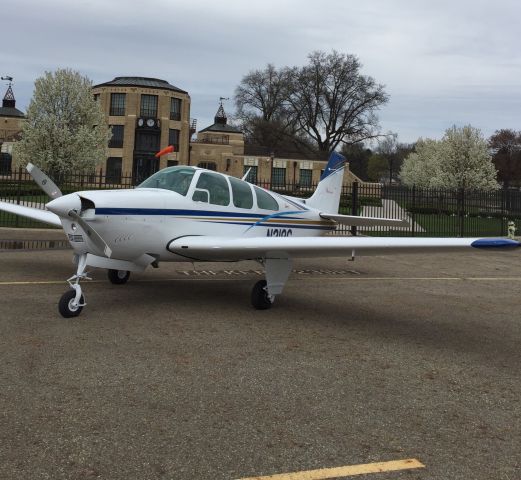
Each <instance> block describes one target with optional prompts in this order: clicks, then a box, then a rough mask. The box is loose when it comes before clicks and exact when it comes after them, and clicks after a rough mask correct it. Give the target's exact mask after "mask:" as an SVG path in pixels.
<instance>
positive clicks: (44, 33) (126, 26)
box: [0, 0, 521, 141]
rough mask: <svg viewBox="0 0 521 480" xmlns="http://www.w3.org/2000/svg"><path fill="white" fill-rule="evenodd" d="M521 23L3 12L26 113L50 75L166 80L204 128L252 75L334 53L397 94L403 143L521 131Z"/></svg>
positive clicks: (463, 11) (313, 5) (488, 13)
mask: <svg viewBox="0 0 521 480" xmlns="http://www.w3.org/2000/svg"><path fill="white" fill-rule="evenodd" d="M520 13H521V6H520V5H519V4H518V2H517V1H514V0H498V1H496V2H494V3H491V2H489V1H484V0H478V1H476V0H473V1H470V0H460V1H458V2H454V1H453V0H452V1H448V0H439V1H437V2H430V1H426V0H419V1H413V0H396V1H393V2H389V1H386V0H373V1H371V2H365V3H364V4H361V3H360V2H355V1H354V0H349V1H343V0H323V1H322V2H310V1H308V0H303V1H297V0H288V1H280V0H279V1H275V0H263V1H262V2H261V1H253V2H245V1H243V0H227V1H224V2H210V1H204V0H192V1H190V2H182V1H178V0H149V1H148V2H146V3H145V2H141V3H137V2H128V1H122V0H112V1H109V2H106V1H101V0H92V1H82V2H81V1H77V2H68V1H65V0H47V1H46V2H39V1H37V0H17V1H16V2H10V3H7V4H6V5H3V6H2V17H3V23H2V34H3V35H2V37H3V46H2V49H1V51H0V60H1V65H2V67H1V68H2V69H3V70H2V72H1V73H2V75H5V74H8V75H12V76H14V77H15V85H14V89H15V94H16V96H17V100H18V105H19V106H20V107H21V108H22V109H25V108H26V107H27V105H28V103H29V100H30V98H31V94H32V89H33V82H34V79H35V78H36V77H38V76H40V75H41V74H42V73H43V72H44V71H45V70H54V69H56V68H59V67H69V68H73V69H75V70H79V71H80V72H82V73H83V74H85V75H87V76H89V77H90V78H91V79H92V80H93V81H94V83H101V82H104V81H108V80H110V79H112V78H113V77H115V76H119V75H143V76H153V77H159V78H163V79H166V80H168V81H169V82H171V83H173V84H174V85H177V86H178V87H180V88H183V89H185V90H187V91H189V92H190V95H191V97H192V116H193V117H195V118H198V120H199V127H204V126H206V125H208V124H210V123H212V121H213V115H214V113H215V111H216V109H217V102H218V98H219V96H229V97H232V96H233V91H234V89H235V87H236V85H237V84H238V82H239V81H240V79H241V77H242V76H243V75H244V74H246V73H247V72H248V71H249V70H251V69H254V68H260V67H263V66H264V65H266V64H267V63H268V62H272V63H275V64H276V65H279V66H282V65H299V64H303V63H304V62H305V61H306V55H307V54H308V53H309V52H311V51H313V50H316V49H321V50H326V51H329V50H331V49H333V48H334V49H336V50H339V51H342V52H347V53H354V54H356V55H358V56H359V57H360V59H361V61H362V63H363V65H364V69H363V70H364V73H366V74H368V75H371V76H373V77H374V78H375V79H376V80H377V81H378V82H380V83H383V84H385V85H386V89H387V91H388V93H389V94H390V96H391V102H390V103H389V104H388V105H387V106H385V107H384V108H383V109H382V111H381V112H380V118H381V123H382V128H383V130H384V131H387V130H393V131H396V132H397V133H398V134H399V136H400V140H402V141H414V140H416V139H417V138H418V137H420V136H423V137H426V136H428V137H440V136H441V135H442V134H443V131H444V130H445V129H446V128H447V127H449V126H451V125H452V124H455V123H456V124H462V123H471V124H473V125H475V126H476V127H479V128H481V129H482V130H483V132H484V133H485V134H486V135H490V134H491V133H492V132H493V131H494V130H495V129H498V128H515V129H521V125H520V124H519V123H520V121H519V119H518V114H517V112H518V111H519V103H520V102H521V86H519V83H518V80H517V79H518V78H520V74H521V59H520V55H519V51H518V47H517V31H516V30H517V23H518V22H517V18H518V16H519V14H520ZM228 110H229V111H230V112H231V111H232V110H233V106H232V102H231V101H230V102H228Z"/></svg>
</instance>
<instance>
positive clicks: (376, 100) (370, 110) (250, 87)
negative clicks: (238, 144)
mask: <svg viewBox="0 0 521 480" xmlns="http://www.w3.org/2000/svg"><path fill="white" fill-rule="evenodd" d="M360 68H361V65H360V62H359V60H358V58H357V57H355V56H354V55H347V54H340V53H338V52H335V51H333V52H332V53H330V54H326V53H324V52H314V53H312V54H310V55H309V63H308V64H307V65H305V66H303V67H284V68H281V69H276V68H275V67H274V66H273V65H271V64H269V65H267V67H266V68H265V69H263V70H254V71H252V72H250V73H249V74H247V75H246V76H245V77H243V79H242V80H241V83H240V84H239V86H238V87H237V89H236V91H235V103H236V107H237V113H236V118H238V119H239V121H240V122H241V127H242V129H243V131H244V132H245V133H246V135H247V137H248V139H249V140H250V141H251V142H252V143H255V144H258V145H265V146H268V147H271V148H273V149H277V147H280V146H281V145H284V146H286V147H287V145H288V144H291V145H293V146H294V147H295V148H297V149H299V150H301V151H308V152H309V151H310V149H314V150H315V151H317V152H319V153H322V154H323V156H324V158H326V157H327V155H329V153H331V152H332V151H333V150H335V149H337V148H338V147H339V146H340V145H343V144H347V145H351V144H355V143H358V142H362V141H364V140H367V139H371V138H375V137H377V136H378V128H379V126H378V118H377V116H376V112H377V110H378V109H379V108H380V107H381V106H382V105H384V104H385V103H386V102H387V101H388V96H387V94H386V93H385V92H384V88H383V86H382V85H379V84H377V83H376V82H375V80H374V79H373V78H371V77H368V76H364V75H362V74H361V73H360Z"/></svg>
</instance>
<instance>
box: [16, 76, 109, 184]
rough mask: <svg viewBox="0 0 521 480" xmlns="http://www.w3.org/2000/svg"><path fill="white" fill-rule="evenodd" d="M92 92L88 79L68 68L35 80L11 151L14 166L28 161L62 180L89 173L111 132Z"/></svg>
mask: <svg viewBox="0 0 521 480" xmlns="http://www.w3.org/2000/svg"><path fill="white" fill-rule="evenodd" d="M91 88H92V82H91V81H90V80H89V79H88V78H87V77H84V76H82V75H80V73H78V72H75V71H72V70H69V69H60V70H56V71H55V72H45V74H44V75H43V76H42V77H40V78H38V79H37V80H36V81H35V85H34V93H33V98H32V99H31V102H30V104H29V108H28V109H27V121H26V122H25V124H24V126H23V129H22V139H21V140H20V141H19V142H17V143H16V144H15V146H14V152H13V157H14V158H15V161H16V164H17V165H21V166H25V165H26V164H27V163H28V162H31V163H34V164H35V165H37V166H38V167H40V168H42V169H43V170H46V171H48V172H50V173H52V174H53V175H54V176H58V177H63V176H66V175H68V174H70V173H72V172H78V171H79V172H84V171H92V170H93V169H94V167H95V166H96V165H98V164H100V163H101V162H103V161H104V160H105V159H106V158H107V154H108V141H109V139H110V136H111V133H110V129H109V128H108V126H107V124H106V121H105V115H104V113H103V111H102V109H101V107H100V105H99V104H98V102H96V101H95V100H94V97H93V94H92V91H91Z"/></svg>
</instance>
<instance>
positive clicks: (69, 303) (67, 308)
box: [58, 290, 85, 318]
mask: <svg viewBox="0 0 521 480" xmlns="http://www.w3.org/2000/svg"><path fill="white" fill-rule="evenodd" d="M84 305H85V298H84V297H83V295H80V298H79V300H78V301H76V291H75V290H68V291H66V292H65V293H64V294H63V295H62V297H61V298H60V301H59V303H58V310H59V312H60V313H61V315H62V317H64V318H72V317H77V316H78V315H79V314H80V313H81V311H82V310H83V306H84Z"/></svg>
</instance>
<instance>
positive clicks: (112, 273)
mask: <svg viewBox="0 0 521 480" xmlns="http://www.w3.org/2000/svg"><path fill="white" fill-rule="evenodd" d="M107 275H108V277H109V280H110V283H113V284H114V285H123V284H124V283H127V282H128V279H129V278H130V272H129V271H127V270H109V271H108V272H107Z"/></svg>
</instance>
